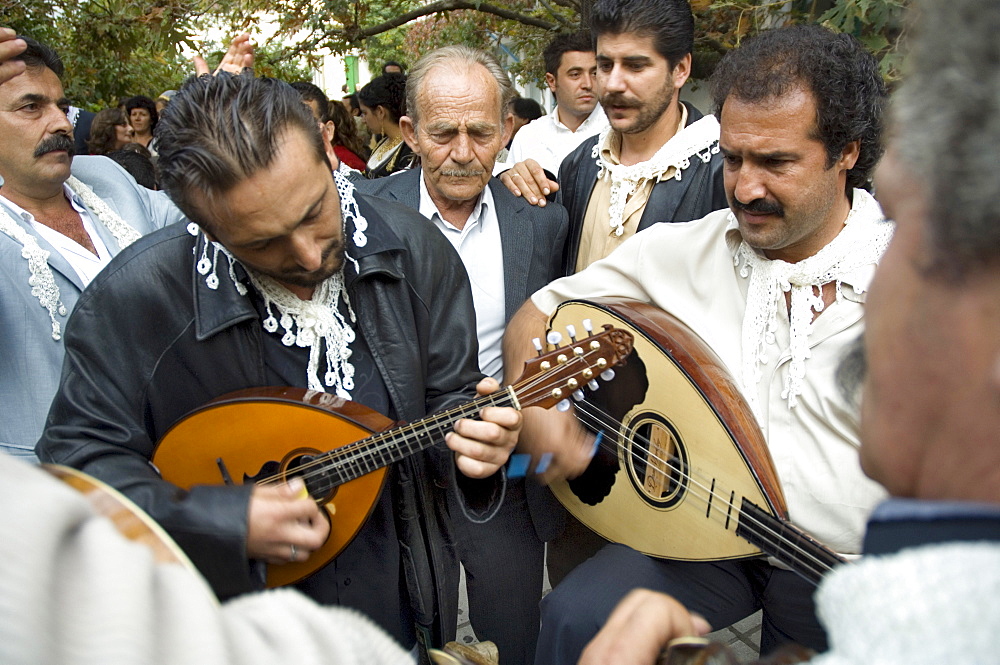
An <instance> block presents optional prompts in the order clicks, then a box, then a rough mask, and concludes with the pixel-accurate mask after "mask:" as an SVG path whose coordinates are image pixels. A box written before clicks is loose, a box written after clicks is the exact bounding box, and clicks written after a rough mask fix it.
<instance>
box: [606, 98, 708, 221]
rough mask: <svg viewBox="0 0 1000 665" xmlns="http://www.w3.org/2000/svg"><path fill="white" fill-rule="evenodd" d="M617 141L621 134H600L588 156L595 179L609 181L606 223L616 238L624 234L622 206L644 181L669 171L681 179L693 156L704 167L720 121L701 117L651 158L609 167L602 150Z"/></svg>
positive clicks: (611, 130) (608, 131)
mask: <svg viewBox="0 0 1000 665" xmlns="http://www.w3.org/2000/svg"><path fill="white" fill-rule="evenodd" d="M620 140H621V135H620V134H618V133H617V132H615V130H613V129H612V128H611V127H607V128H605V129H604V130H603V131H602V132H601V134H600V136H599V138H598V139H597V143H596V144H595V145H594V149H593V151H592V153H591V156H592V157H594V159H595V160H597V168H598V171H597V177H598V178H607V179H608V180H609V181H610V182H611V205H610V209H609V211H608V212H609V214H608V224H609V225H610V227H611V229H612V233H614V235H615V236H620V235H622V233H624V232H625V229H624V224H625V220H624V219H623V217H624V214H625V204H626V203H627V202H628V198H629V197H630V196H632V194H634V193H635V192H636V191H637V190H638V189H639V187H641V186H642V183H644V182H645V181H647V180H654V179H655V180H657V181H659V180H662V179H663V176H664V175H666V174H667V173H668V172H670V171H671V170H673V174H672V176H671V177H673V178H674V179H675V180H681V179H682V178H683V176H684V170H685V169H687V168H688V167H689V166H691V159H692V158H693V157H697V158H699V159H701V161H702V162H704V163H706V164H707V163H708V162H709V161H710V160H711V159H712V155H714V154H716V153H718V152H719V121H718V120H716V119H715V116H714V115H706V116H702V118H701V119H699V120H697V121H695V122H693V123H691V124H689V125H688V126H686V127H684V128H682V129H681V130H680V131H679V132H677V133H676V134H674V136H673V137H672V138H671V139H670V140H669V141H667V142H666V143H664V144H663V147H662V148H660V149H659V150H658V151H657V152H656V154H655V155H653V157H652V158H650V159H649V160H647V161H645V162H639V163H638V164H633V165H631V166H625V165H624V164H612V163H611V162H609V161H607V160H606V159H605V158H604V155H603V154H602V153H603V151H604V150H605V149H608V150H611V149H612V141H620Z"/></svg>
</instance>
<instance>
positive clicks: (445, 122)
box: [356, 46, 567, 663]
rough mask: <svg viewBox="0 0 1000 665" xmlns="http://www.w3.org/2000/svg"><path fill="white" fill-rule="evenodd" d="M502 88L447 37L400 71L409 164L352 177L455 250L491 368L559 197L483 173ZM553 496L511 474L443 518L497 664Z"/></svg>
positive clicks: (529, 633) (495, 372)
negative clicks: (500, 491)
mask: <svg viewBox="0 0 1000 665" xmlns="http://www.w3.org/2000/svg"><path fill="white" fill-rule="evenodd" d="M513 93H514V91H513V86H511V83H510V80H509V79H508V78H507V74H506V73H505V72H504V71H503V68H502V67H501V66H500V64H499V63H498V62H497V61H496V59H495V58H493V57H492V56H491V55H489V54H488V53H485V52H483V51H478V50H475V49H470V48H467V47H462V46H453V47H446V48H443V49H439V50H437V51H434V52H432V53H429V54H427V55H426V56H424V57H423V58H421V59H420V61H419V62H417V63H416V64H415V65H414V66H413V69H412V70H411V71H410V75H409V78H408V79H407V84H406V94H407V100H406V102H407V104H406V107H407V109H408V113H409V115H407V116H404V117H403V118H402V119H401V120H400V127H401V128H402V130H403V138H404V139H406V142H407V143H408V144H409V145H410V147H411V148H412V149H413V152H414V154H416V155H419V156H420V168H419V169H411V170H409V171H407V172H405V173H401V174H399V175H395V176H393V177H391V178H380V179H377V180H369V181H364V182H359V183H357V184H356V186H357V187H358V189H359V190H361V191H364V192H367V193H371V194H375V195H377V196H381V197H384V198H387V199H389V200H390V201H398V202H400V203H402V204H403V205H406V206H408V207H410V208H413V209H414V210H418V211H419V212H420V213H421V214H423V215H424V216H425V217H427V218H429V219H430V220H431V221H432V222H433V224H434V225H435V226H436V227H437V229H439V230H440V232H441V233H442V234H444V236H445V237H446V238H447V239H448V241H449V242H451V244H452V245H453V246H454V247H455V249H456V250H457V251H458V253H459V256H461V258H462V261H463V263H464V264H465V268H466V270H467V271H468V273H469V278H470V280H471V282H472V298H473V301H474V302H475V309H476V328H477V334H478V338H479V368H480V370H481V371H482V372H483V373H484V374H486V375H487V376H493V377H494V378H497V379H500V378H501V377H502V375H503V362H502V360H503V359H502V351H501V344H500V340H501V337H502V335H503V331H504V327H505V325H506V324H507V322H508V321H509V320H510V318H511V317H512V316H513V315H514V313H515V312H516V311H517V310H518V308H519V307H520V306H521V305H522V304H523V303H524V301H525V300H527V298H528V296H529V295H531V294H532V293H534V292H535V291H536V290H537V289H540V288H541V287H543V286H545V285H546V284H548V283H549V282H550V281H552V280H553V279H555V278H556V277H558V276H559V258H560V256H561V253H562V248H563V243H564V241H565V238H566V228H567V224H566V211H565V210H564V209H563V207H562V206H559V205H553V206H548V207H547V208H544V209H543V208H537V207H533V206H530V205H528V204H527V202H525V201H523V200H521V199H518V198H516V197H515V196H513V195H512V194H511V193H510V192H508V191H507V190H506V188H504V186H503V185H502V184H501V183H500V182H499V181H498V180H497V179H495V178H492V177H491V176H492V171H491V168H492V165H493V163H494V160H495V159H496V156H497V153H498V152H499V151H500V149H501V148H502V147H503V146H504V145H505V144H506V142H507V139H508V137H509V136H510V132H511V123H512V121H511V118H510V115H508V114H506V113H505V109H506V108H507V102H508V101H509V100H510V99H511V97H512V96H513ZM554 501H555V499H554V498H553V497H552V495H551V493H550V492H549V490H548V489H547V488H545V487H542V486H540V485H538V484H537V483H534V482H532V481H530V480H529V481H526V480H525V479H524V478H515V479H511V480H510V481H509V482H508V484H507V494H506V496H505V498H504V503H503V506H502V507H501V509H500V512H499V514H498V515H497V516H496V517H495V518H494V519H492V520H491V521H490V522H489V523H486V524H475V523H472V522H469V521H468V520H465V519H461V517H460V516H459V518H458V519H453V520H452V521H451V526H452V530H453V534H454V541H455V547H456V549H457V551H458V554H459V557H460V558H461V560H462V563H463V565H464V566H465V571H466V583H467V587H468V591H469V618H470V620H471V622H472V627H473V629H474V630H475V631H476V635H477V636H478V637H479V638H480V639H481V640H490V641H493V642H495V643H496V644H497V646H498V647H499V650H500V653H501V654H502V658H503V662H505V663H525V662H528V661H530V659H531V657H532V655H533V654H534V650H535V639H536V638H537V635H538V621H539V615H538V601H539V600H540V599H541V596H542V581H543V555H544V550H545V545H544V543H545V541H546V540H548V539H549V538H551V537H552V536H553V535H554V533H555V531H556V530H557V528H558V527H559V526H560V524H561V509H560V508H559V507H558V506H557V505H555V504H554ZM452 508H453V512H454V511H455V510H457V507H455V506H452ZM454 591H455V593H456V594H457V593H458V589H457V586H456V587H455V589H454Z"/></svg>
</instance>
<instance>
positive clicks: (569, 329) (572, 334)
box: [566, 323, 576, 344]
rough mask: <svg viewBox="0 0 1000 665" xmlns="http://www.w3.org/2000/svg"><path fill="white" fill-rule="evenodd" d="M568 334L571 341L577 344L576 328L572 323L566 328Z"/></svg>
mask: <svg viewBox="0 0 1000 665" xmlns="http://www.w3.org/2000/svg"><path fill="white" fill-rule="evenodd" d="M566 334H567V335H569V338H570V341H572V342H573V343H574V344H575V343H576V326H574V325H573V324H572V323H571V324H569V325H567V326H566Z"/></svg>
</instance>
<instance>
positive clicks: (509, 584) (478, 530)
mask: <svg viewBox="0 0 1000 665" xmlns="http://www.w3.org/2000/svg"><path fill="white" fill-rule="evenodd" d="M451 527H452V536H453V538H454V540H455V550H456V552H457V553H458V557H459V559H461V561H462V566H463V567H464V568H465V585H466V589H467V591H468V594H469V621H470V623H471V624H472V629H473V630H474V631H475V633H476V637H477V638H478V639H479V640H480V641H486V640H490V641H492V642H494V643H495V644H496V645H497V649H498V650H499V652H500V662H502V663H503V664H504V665H524V664H526V663H530V662H531V660H532V657H533V655H534V653H535V642H536V641H537V639H538V624H539V614H540V611H539V607H538V601H539V600H541V597H542V584H543V575H544V561H545V543H543V542H542V541H541V540H539V538H538V535H537V534H536V532H535V527H534V526H533V525H532V522H531V515H530V514H529V513H528V503H527V498H526V496H525V490H524V480H523V479H512V480H509V481H508V483H507V493H506V495H505V496H504V501H503V505H502V506H501V507H500V510H499V511H498V512H497V514H496V515H495V516H494V517H493V519H491V520H490V521H489V522H486V523H485V524H475V523H473V522H470V521H468V520H467V519H464V518H463V517H461V514H460V513H456V512H455V511H452V520H451ZM455 592H456V593H458V590H457V589H456V590H455Z"/></svg>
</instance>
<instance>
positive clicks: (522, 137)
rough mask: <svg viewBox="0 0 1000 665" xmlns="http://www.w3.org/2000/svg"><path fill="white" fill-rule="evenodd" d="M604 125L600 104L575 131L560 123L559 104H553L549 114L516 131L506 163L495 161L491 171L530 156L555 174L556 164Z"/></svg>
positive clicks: (597, 132)
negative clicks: (553, 106) (494, 166)
mask: <svg viewBox="0 0 1000 665" xmlns="http://www.w3.org/2000/svg"><path fill="white" fill-rule="evenodd" d="M607 126H608V118H607V116H606V115H604V109H602V108H601V105H600V104H598V105H597V106H595V107H594V110H593V111H592V112H591V113H590V115H589V116H587V119H586V120H584V121H583V123H582V124H581V125H580V126H579V127H577V128H576V131H575V132H574V131H573V130H571V129H570V128H569V127H567V126H566V125H564V124H563V123H562V122H560V120H559V107H558V106H556V107H555V108H554V109H552V111H551V112H550V113H549V114H547V115H543V116H542V117H541V118H536V119H535V120H532V121H531V122H529V123H528V124H527V125H525V126H524V127H522V128H521V129H520V130H518V132H517V134H515V135H514V141H513V143H511V146H510V151H509V152H508V153H507V160H506V162H505V163H502V164H498V165H497V168H495V169H493V173H494V174H497V173H500V172H501V171H506V170H507V169H509V168H511V167H512V166H514V164H517V163H518V162H523V161H524V160H526V159H533V160H535V161H536V162H538V163H539V164H541V165H542V168H543V169H545V170H546V171H548V172H550V173H552V174H553V175H556V176H558V175H559V165H560V164H562V161H563V160H564V159H566V155H568V154H569V153H571V152H573V151H574V150H576V148H577V147H578V146H579V145H580V144H581V143H583V142H584V141H586V140H587V139H589V138H590V137H591V136H594V135H595V134H599V133H600V132H601V130H603V129H604V128H605V127H607Z"/></svg>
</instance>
